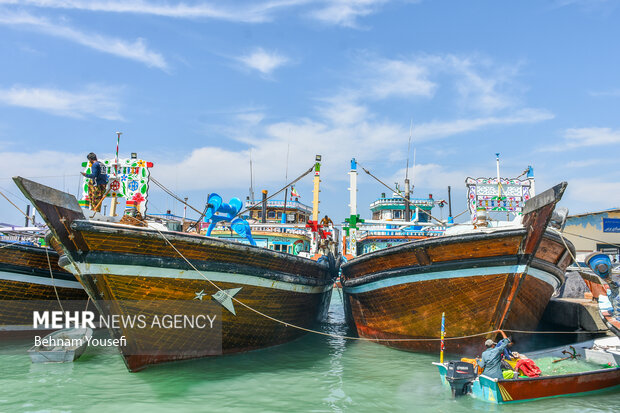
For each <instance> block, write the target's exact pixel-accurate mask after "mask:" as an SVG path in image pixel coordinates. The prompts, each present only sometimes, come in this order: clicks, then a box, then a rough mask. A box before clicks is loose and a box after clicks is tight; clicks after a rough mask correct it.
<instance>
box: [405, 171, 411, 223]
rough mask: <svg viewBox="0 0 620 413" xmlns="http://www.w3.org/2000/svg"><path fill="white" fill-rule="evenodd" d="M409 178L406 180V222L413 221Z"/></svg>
mask: <svg viewBox="0 0 620 413" xmlns="http://www.w3.org/2000/svg"><path fill="white" fill-rule="evenodd" d="M409 194H410V192H409V178H407V179H405V198H406V199H407V201H405V221H406V222H409V221H410V220H411V205H410V203H409Z"/></svg>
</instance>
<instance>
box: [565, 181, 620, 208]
mask: <svg viewBox="0 0 620 413" xmlns="http://www.w3.org/2000/svg"><path fill="white" fill-rule="evenodd" d="M565 198H567V200H568V201H573V204H574V205H576V206H578V208H580V209H579V210H574V211H571V212H572V213H581V212H587V211H600V210H603V209H607V208H614V207H618V206H620V182H614V181H605V180H600V179H597V178H589V179H570V180H569V181H568V187H567V188H566V195H565Z"/></svg>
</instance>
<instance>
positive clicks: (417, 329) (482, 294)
mask: <svg viewBox="0 0 620 413" xmlns="http://www.w3.org/2000/svg"><path fill="white" fill-rule="evenodd" d="M562 191H563V190H562ZM560 192H561V191H560ZM557 199H558V198H557V196H556V197H555V200H554V201H552V202H550V203H548V204H546V205H545V206H543V207H542V208H540V209H538V210H536V211H535V212H533V213H534V214H536V216H535V217H526V218H525V219H524V221H525V220H529V225H528V224H527V221H525V222H526V225H524V228H517V229H496V230H493V231H485V232H482V231H481V232H475V233H466V234H461V235H448V236H443V237H437V238H431V239H426V240H420V241H414V242H411V243H407V244H404V245H401V246H397V247H391V248H387V249H384V250H380V251H377V252H373V253H371V254H367V255H365V256H361V257H358V258H356V259H353V260H351V261H349V262H348V263H347V264H345V265H343V266H342V267H341V269H342V273H343V279H344V281H343V291H344V294H345V300H344V301H345V313H346V315H347V319H348V320H349V322H350V323H351V324H352V325H353V326H354V327H355V328H356V330H357V333H358V334H359V335H360V336H362V337H365V338H369V339H377V340H378V341H379V342H380V343H381V344H385V345H387V346H390V347H395V348H398V349H402V350H409V351H432V352H435V351H438V350H439V347H440V342H439V340H438V338H439V335H440V326H441V317H442V313H445V317H446V325H447V332H448V333H447V337H448V338H447V340H446V350H447V351H448V352H463V353H469V352H475V351H478V350H480V349H481V343H483V342H484V338H483V337H480V336H474V337H467V338H461V339H454V338H455V337H466V336H472V335H476V334H479V333H483V332H487V331H493V330H497V329H511V330H534V329H535V328H536V326H537V324H538V322H539V321H540V318H541V317H542V314H543V312H544V309H545V307H546V305H547V303H548V301H549V299H550V298H551V295H552V294H553V292H554V290H555V289H557V288H558V287H559V286H560V285H561V284H562V282H563V281H564V271H565V269H566V267H567V266H568V265H569V263H570V254H569V253H568V250H567V249H566V246H565V244H564V241H563V240H562V239H561V238H560V236H559V235H557V234H555V233H553V232H551V231H545V228H546V225H547V222H548V220H549V217H550V215H551V212H552V211H553V207H554V206H555V202H557ZM566 245H568V246H569V248H571V249H573V246H572V244H570V243H569V242H568V241H566ZM492 336H494V334H493V335H489V337H492Z"/></svg>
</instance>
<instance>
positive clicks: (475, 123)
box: [413, 109, 554, 141]
mask: <svg viewBox="0 0 620 413" xmlns="http://www.w3.org/2000/svg"><path fill="white" fill-rule="evenodd" d="M553 117H554V116H553V114H552V113H550V112H548V111H546V110H541V109H522V110H519V111H517V112H515V113H513V114H510V115H506V116H492V117H481V118H473V119H456V120H451V121H442V122H437V121H433V122H428V123H421V124H417V125H415V124H414V128H413V133H414V137H415V138H416V139H418V140H421V141H425V140H430V139H437V138H445V137H447V136H453V135H457V134H460V133H466V132H472V131H475V130H479V129H482V128H484V127H487V126H493V125H512V124H518V123H537V122H542V121H545V120H549V119H553Z"/></svg>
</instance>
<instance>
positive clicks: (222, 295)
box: [211, 287, 243, 315]
mask: <svg viewBox="0 0 620 413" xmlns="http://www.w3.org/2000/svg"><path fill="white" fill-rule="evenodd" d="M241 288H243V287H239V288H231V289H229V290H221V291H218V292H217V293H215V294H213V295H212V296H211V297H213V299H214V300H215V301H217V302H218V303H220V304H221V305H222V307H224V308H225V309H227V310H228V311H230V312H231V313H233V314H234V315H237V313H236V312H235V306H234V305H233V301H232V298H233V297H234V296H235V294H237V293H238V292H239V291H240V290H241Z"/></svg>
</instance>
